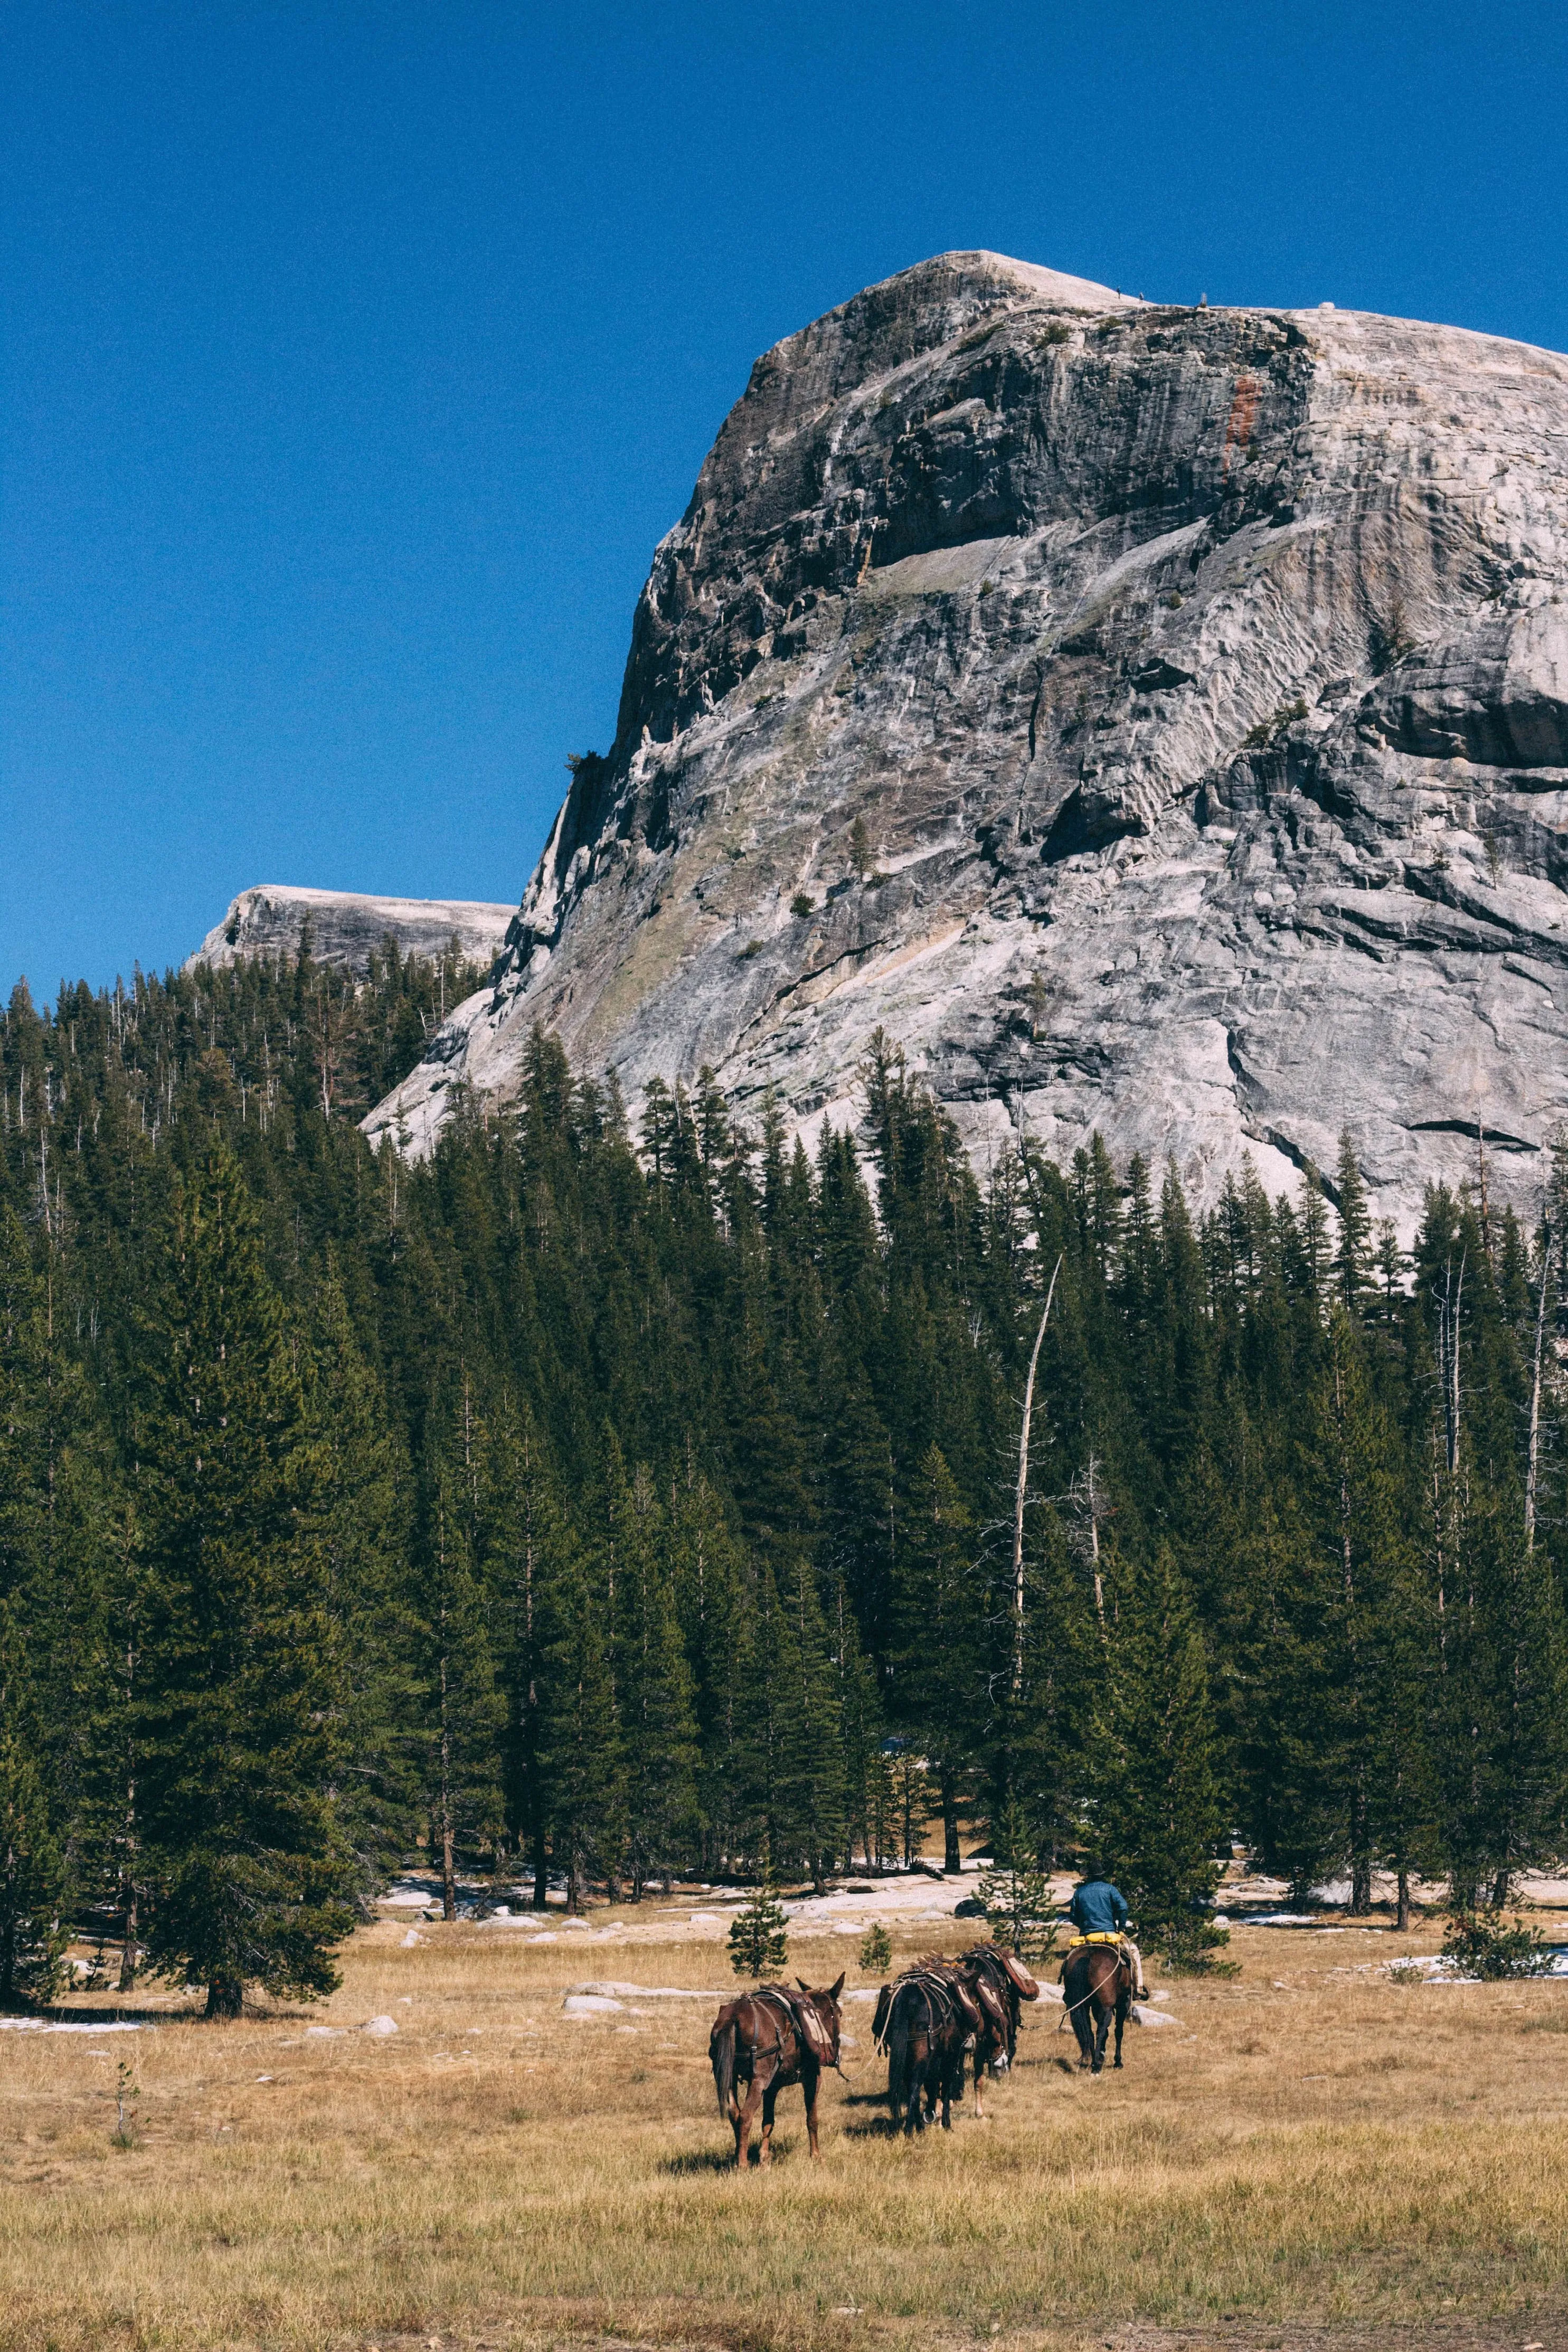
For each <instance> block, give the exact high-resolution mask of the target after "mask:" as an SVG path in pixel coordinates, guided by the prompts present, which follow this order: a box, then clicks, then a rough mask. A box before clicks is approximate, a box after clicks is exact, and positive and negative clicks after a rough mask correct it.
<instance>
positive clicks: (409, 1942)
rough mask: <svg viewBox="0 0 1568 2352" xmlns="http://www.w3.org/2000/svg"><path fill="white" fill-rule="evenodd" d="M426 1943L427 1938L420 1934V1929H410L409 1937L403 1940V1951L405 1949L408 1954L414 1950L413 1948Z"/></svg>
mask: <svg viewBox="0 0 1568 2352" xmlns="http://www.w3.org/2000/svg"><path fill="white" fill-rule="evenodd" d="M424 1941H425V1938H424V1937H423V1936H422V1935H421V1934H420V1933H419V1930H418V1928H417V1927H410V1929H409V1930H408V1933H407V1935H406V1936H405V1937H404V1938H403V1949H404V1950H405V1952H406V1951H409V1950H411V1949H412V1948H413V1947H414V1946H415V1945H416V1944H422V1943H423V1942H424Z"/></svg>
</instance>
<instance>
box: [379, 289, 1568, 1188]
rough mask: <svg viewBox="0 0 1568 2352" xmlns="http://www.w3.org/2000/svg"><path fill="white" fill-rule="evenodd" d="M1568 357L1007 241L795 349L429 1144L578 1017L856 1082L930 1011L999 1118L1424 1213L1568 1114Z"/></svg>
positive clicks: (1527, 1175) (395, 1119) (418, 1124)
mask: <svg viewBox="0 0 1568 2352" xmlns="http://www.w3.org/2000/svg"><path fill="white" fill-rule="evenodd" d="M1565 591H1568V362H1565V361H1563V359H1561V358H1558V357H1556V356H1555V355H1553V354H1552V353H1550V352H1543V351H1536V350H1532V349H1530V348H1528V347H1526V346H1523V345H1520V344H1517V343H1510V342H1506V341H1499V340H1496V339H1495V338H1491V337H1489V336H1486V335H1480V334H1474V333H1469V332H1466V331H1459V330H1457V329H1452V328H1445V327H1436V326H1426V325H1420V324H1415V323H1412V322H1409V321H1405V320H1390V319H1384V318H1377V317H1372V316H1366V315H1362V314H1354V313H1348V312H1344V311H1340V310H1333V309H1332V308H1331V307H1330V306H1327V305H1325V306H1324V307H1322V308H1321V309H1319V310H1268V309H1262V310H1226V309H1205V308H1199V309H1196V310H1193V309H1186V308H1182V309H1172V308H1166V307H1162V306H1158V305H1155V304H1152V303H1145V302H1142V301H1131V300H1129V299H1124V298H1122V297H1121V296H1120V295H1118V294H1115V293H1113V292H1111V291H1110V289H1107V288H1104V287H1099V286H1093V285H1089V284H1087V283H1085V282H1084V281H1082V280H1080V279H1076V278H1064V277H1060V276H1058V275H1057V274H1056V273H1054V272H1052V271H1049V270H1045V269H1037V268H1032V267H1030V266H1028V265H1026V264H1022V263H1018V262H1014V261H1009V260H1006V259H1005V258H1002V257H998V256H996V255H992V254H984V253H962V254H949V255H946V256H943V257H942V258H940V259H937V260H934V261H930V262H926V263H923V264H921V266H920V267H919V268H914V269H910V270H908V271H906V272H904V273H903V274H902V275H901V276H900V277H898V278H892V279H889V281H888V282H887V283H886V284H885V285H881V286H876V287H873V288H871V289H869V290H868V291H867V292H865V293H863V294H860V295H858V296H857V297H856V298H855V299H853V300H852V301H849V302H847V303H845V304H844V305H843V306H842V307H841V308H840V309H838V310H833V311H831V312H829V313H828V314H827V316H826V317H825V318H823V319H820V320H817V321H816V324H815V325H812V326H809V327H806V328H805V329H803V330H802V331H801V332H799V333H798V334H795V335H792V336H790V337H789V338H787V339H786V341H784V342H782V343H780V344H778V345H777V346H776V347H775V348H774V349H773V351H771V352H767V353H765V354H764V356H763V358H762V359H760V360H759V361H758V362H757V363H756V365H755V367H754V368H753V369H752V376H751V381H750V383H749V384H748V385H747V388H746V391H745V393H744V394H743V396H742V398H741V400H740V401H739V402H738V403H737V404H736V405H735V407H734V408H733V410H732V411H731V414H730V415H729V417H728V418H727V419H726V420H725V423H724V425H723V427H722V429H721V433H720V435H719V438H718V440H717V442H716V443H715V445H714V447H713V450H712V452H711V454H710V457H709V458H708V460H707V462H706V464H705V465H704V467H703V468H702V472H701V475H700V478H699V480H698V484H697V488H696V489H695V491H694V493H693V496H692V499H691V503H690V505H689V508H688V509H687V512H686V514H685V516H684V518H683V519H682V520H681V521H680V523H679V525H678V526H677V527H676V529H675V530H672V531H671V532H670V533H669V534H668V537H667V538H666V539H665V540H664V541H663V542H662V543H661V545H660V546H659V548H658V551H657V553H656V555H655V558H654V562H653V569H652V572H651V573H650V575H649V578H648V582H647V587H646V588H645V590H644V592H643V595H642V598H641V600H640V602H639V604H638V606H637V614H636V619H635V623H634V626H633V632H632V645H631V652H630V657H629V660H628V662H627V666H626V681H625V686H624V689H623V693H622V698H621V706H620V714H619V719H618V724H617V728H616V738H615V741H614V744H613V745H612V747H611V749H610V750H609V751H608V752H607V753H606V754H605V755H604V756H603V757H591V758H588V759H584V760H583V761H580V762H579V763H577V765H576V769H575V772H574V778H573V782H572V787H571V790H570V792H569V793H568V794H567V797H566V800H565V802H564V803H563V807H562V809H561V812H560V814H559V816H558V818H557V820H556V823H555V825H554V828H553V831H552V834H551V836H550V840H549V842H548V844H547V845H546V847H545V851H544V854H543V856H542V859H541V861H540V864H539V866H538V869H537V871H536V872H535V874H534V876H533V878H532V880H531V882H530V884H529V887H528V889H527V892H526V894H525V896H524V898H523V900H522V904H521V909H520V910H519V912H518V913H517V915H516V917H515V919H513V921H512V923H511V926H510V930H509V932H508V934H507V940H506V946H505V950H504V953H503V954H502V956H501V959H500V962H499V964H498V966H497V970H496V973H495V976H494V979H493V981H492V982H491V983H490V984H489V986H487V988H486V989H485V990H483V991H482V992H480V993H479V995H477V996H475V997H473V998H471V999H470V1000H469V1001H468V1003H466V1004H464V1005H463V1006H462V1007H461V1008H460V1009H459V1011H458V1013H457V1014H456V1015H455V1016H454V1018H453V1019H452V1020H450V1021H449V1022H448V1023H447V1025H446V1027H445V1028H444V1029H443V1030H442V1031H441V1032H439V1033H438V1034H437V1037H436V1038H435V1040H434V1041H433V1043H432V1046H431V1049H430V1052H429V1055H428V1056H427V1058H426V1061H425V1062H424V1063H422V1064H421V1065H420V1066H419V1067H418V1068H417V1069H416V1071H415V1072H414V1074H413V1075H412V1076H411V1077H410V1078H409V1079H408V1080H407V1081H406V1082H405V1084H404V1086H403V1087H400V1088H399V1089H398V1091H397V1093H396V1094H395V1096H393V1097H389V1099H388V1100H387V1102H385V1103H384V1104H383V1105H382V1106H381V1107H380V1108H379V1109H378V1110H377V1111H376V1112H375V1113H374V1114H373V1116H372V1118H371V1119H370V1121H369V1122H368V1123H367V1124H368V1125H369V1127H370V1129H371V1131H372V1132H373V1133H380V1132H385V1131H391V1132H393V1133H395V1134H397V1135H399V1136H400V1137H401V1138H403V1139H405V1142H406V1143H407V1144H408V1146H409V1147H410V1148H412V1149H415V1150H420V1149H424V1148H427V1146H428V1144H429V1142H430V1140H431V1139H432V1137H433V1135H434V1133H435V1132H436V1130H437V1128H438V1125H439V1123H440V1121H441V1119H442V1118H443V1117H444V1116H445V1115H446V1114H447V1109H448V1108H449V1106H450V1104H451V1102H452V1101H453V1099H454V1092H453V1089H454V1085H455V1082H457V1081H459V1080H467V1081H468V1083H469V1084H470V1085H472V1086H473V1087H478V1088H479V1089H481V1090H484V1091H486V1092H489V1093H494V1094H496V1095H498V1096H500V1097H503V1098H504V1097H505V1096H506V1095H507V1094H508V1092H509V1091H510V1089H511V1088H512V1087H514V1086H515V1083H516V1078H517V1073H518V1069H519V1066H520V1062H521V1055H522V1051H523V1048H524V1045H525V1043H526V1040H527V1038H528V1035H529V1034H530V1032H531V1029H532V1027H533V1025H534V1024H536V1023H541V1024H544V1026H546V1027H547V1028H550V1029H552V1030H554V1031H555V1032H557V1033H558V1034H560V1036H561V1037H562V1039H563V1042H564V1044H565V1045H567V1047H568V1049H569V1050H570V1051H571V1053H572V1054H573V1055H574V1057H575V1058H576V1059H577V1060H578V1061H579V1062H580V1063H581V1064H583V1065H584V1066H589V1067H596V1066H609V1067H612V1068H614V1069H615V1070H616V1072H617V1073H618V1074H619V1076H620V1078H621V1081H622V1084H623V1086H624V1087H625V1088H626V1092H627V1095H628V1097H630V1098H631V1099H633V1100H634V1101H635V1100H636V1097H637V1094H638V1092H639V1091H640V1089H641V1087H643V1086H644V1085H645V1084H646V1082H647V1080H648V1079H649V1078H650V1077H652V1076H655V1075H656V1074H657V1075H659V1076H663V1077H665V1078H667V1079H674V1078H677V1077H686V1078H690V1077H692V1076H695V1074H696V1073H697V1072H698V1070H699V1069H700V1068H701V1067H702V1066H704V1065H709V1066H711V1067H712V1068H713V1070H714V1071H715V1073H716V1074H717V1076H718V1078H719V1080H720V1082H721V1085H722V1086H723V1087H724V1088H725V1089H726V1091H727V1092H728V1093H730V1094H731V1096H732V1097H734V1098H735V1099H736V1100H737V1101H738V1102H739V1103H740V1104H741V1106H742V1108H745V1107H747V1106H750V1107H751V1108H753V1109H756V1108H760V1106H761V1104H762V1102H763V1099H764V1097H765V1096H766V1094H767V1093H768V1091H769V1090H770V1089H771V1090H773V1093H774V1094H775V1095H776V1097H777V1099H778V1100H779V1102H780V1104H781V1105H782V1106H783V1108H784V1109H785V1111H786V1113H787V1114H788V1116H789V1118H790V1119H791V1120H792V1122H793V1123H794V1124H795V1126H797V1127H802V1128H805V1129H807V1130H809V1129H810V1127H811V1125H812V1123H813V1122H814V1121H815V1120H817V1119H820V1118H831V1119H833V1120H834V1121H835V1123H844V1122H847V1121H848V1120H849V1119H851V1118H853V1117H854V1116H855V1115H856V1113H857V1110H858V1100H857V1094H856V1071H857V1067H858V1064H859V1062H860V1060H861V1058H862V1056H863V1055H864V1053H865V1050H866V1046H867V1043H868V1039H869V1038H870V1036H871V1035H872V1034H873V1032H874V1031H875V1030H876V1029H877V1028H879V1027H881V1028H883V1029H885V1030H886V1032H887V1033H888V1034H889V1036H890V1037H892V1038H893V1039H895V1040H896V1041H897V1042H898V1043H899V1044H900V1045H901V1046H902V1047H903V1049H904V1051H905V1053H906V1054H907V1055H908V1057H909V1060H910V1064H911V1066H914V1067H915V1068H917V1069H919V1070H921V1071H922V1072H923V1073H924V1074H925V1076H927V1078H928V1079H929V1081H930V1083H931V1086H932V1087H933V1088H934V1089H935V1091H936V1093H937V1094H938V1095H939V1096H940V1097H942V1100H943V1101H944V1102H945V1103H946V1104H947V1106H948V1107H949V1108H950V1109H951V1111H952V1115H953V1117H954V1118H955V1119H956V1121H957V1122H958V1125H959V1127H960V1129H961V1130H962V1132H963V1135H964V1137H965V1139H966V1140H967V1141H968V1143H969V1145H970V1147H971V1149H972V1150H973V1152H974V1153H975V1154H976V1156H977V1158H979V1159H981V1160H984V1158H985V1156H986V1155H987V1154H988V1153H992V1152H994V1150H996V1149H997V1148H999V1147H1000V1146H1002V1145H1003V1144H1005V1141H1006V1139H1007V1138H1008V1137H1009V1136H1010V1135H1017V1134H1021V1133H1024V1132H1027V1133H1028V1134H1029V1135H1030V1136H1031V1137H1035V1138H1037V1139H1039V1140H1040V1141H1041V1142H1042V1143H1044V1144H1045V1145H1046V1146H1047V1148H1048V1149H1049V1150H1052V1151H1054V1152H1056V1153H1058V1154H1068V1153H1070V1152H1071V1150H1073V1149H1074V1148H1075V1147H1076V1146H1077V1145H1079V1143H1082V1142H1084V1141H1085V1140H1087V1139H1088V1137H1089V1134H1090V1132H1091V1131H1092V1130H1093V1129H1096V1128H1098V1129H1100V1131H1101V1133H1102V1134H1103V1135H1104V1137H1105V1139H1106V1140H1107V1142H1108V1143H1109V1144H1110V1147H1111V1148H1112V1150H1114V1151H1115V1152H1117V1153H1118V1154H1119V1155H1125V1154H1127V1153H1129V1152H1130V1151H1131V1150H1133V1149H1140V1150H1143V1151H1145V1152H1146V1153H1149V1154H1152V1155H1153V1156H1155V1157H1156V1158H1158V1159H1163V1157H1164V1156H1165V1155H1166V1154H1167V1153H1173V1154H1174V1156H1175V1159H1176V1160H1177V1162H1178V1164H1179V1166H1180V1167H1181V1168H1182V1170H1183V1171H1184V1174H1185V1176H1186V1177H1187V1179H1188V1181H1190V1182H1191V1183H1192V1184H1193V1185H1194V1189H1195V1191H1196V1192H1197V1193H1198V1194H1199V1195H1200V1197H1209V1198H1212V1196H1213V1193H1214V1192H1215V1189H1216V1188H1217V1186H1218V1184H1219V1183H1220V1182H1221V1181H1222V1180H1223V1177H1224V1173H1225V1171H1226V1170H1227V1169H1232V1168H1235V1167H1236V1166H1237V1165H1238V1163H1239V1161H1240V1159H1241V1156H1242V1154H1243V1153H1244V1152H1250V1153H1251V1155H1252V1156H1253V1159H1254V1160H1255V1162H1256V1163H1257V1165H1258V1170H1259V1172H1260V1173H1261V1175H1262V1176H1263V1178H1264V1181H1265V1182H1266V1183H1268V1185H1269V1186H1270V1188H1271V1189H1275V1188H1278V1187H1279V1186H1280V1185H1283V1184H1286V1183H1289V1182H1293V1181H1295V1172H1296V1171H1298V1170H1299V1169H1300V1167H1301V1166H1302V1164H1303V1163H1305V1162H1307V1161H1309V1160H1310V1161H1313V1162H1315V1163H1317V1164H1318V1165H1320V1166H1323V1165H1327V1166H1329V1167H1331V1166H1332V1162H1333V1158H1334V1152H1335V1146H1336V1139H1337V1137H1338V1135H1339V1133H1340V1131H1341V1129H1343V1128H1347V1127H1348V1128H1349V1129H1351V1130H1352V1132H1353V1134H1354V1135H1355V1137H1356V1139H1357V1143H1358V1147H1359V1151H1360V1155H1361V1159H1362V1161H1363V1168H1364V1171H1365V1174H1366V1177H1367V1180H1368V1181H1369V1183H1370V1185H1371V1187H1372V1189H1373V1193H1374V1196H1375V1200H1376V1205H1377V1207H1378V1209H1379V1211H1380V1213H1387V1214H1393V1215H1394V1216H1396V1217H1397V1218H1398V1220H1399V1222H1400V1223H1401V1224H1402V1225H1405V1226H1406V1227H1407V1226H1408V1224H1409V1223H1410V1221H1411V1219H1412V1218H1413V1216H1414V1214H1415V1213H1416V1211H1417V1210H1418V1206H1419V1201H1420V1194H1421V1190H1422V1186H1423V1184H1424V1183H1425V1182H1426V1181H1427V1180H1429V1179H1432V1178H1436V1177H1442V1178H1447V1179H1448V1180H1449V1181H1456V1180H1458V1179H1459V1178H1460V1177H1462V1176H1465V1175H1467V1174H1468V1173H1470V1172H1471V1171H1473V1169H1474V1167H1475V1163H1476V1137H1477V1130H1478V1127H1479V1128H1480V1129H1484V1132H1485V1135H1486V1138H1487V1147H1488V1152H1489V1159H1490V1162H1491V1168H1492V1171H1493V1175H1494V1181H1495V1182H1496V1183H1497V1185H1498V1187H1499V1189H1500V1190H1501V1191H1505V1192H1510V1193H1511V1194H1512V1195H1513V1196H1514V1197H1516V1198H1517V1199H1518V1200H1519V1201H1520V1202H1521V1204H1527V1203H1528V1202H1531V1200H1533V1198H1534V1197H1535V1196H1536V1193H1537V1190H1538V1187H1539V1182H1540V1178H1541V1173H1542V1150H1543V1146H1544V1145H1545V1143H1546V1140H1547V1139H1548V1137H1549V1136H1550V1134H1551V1133H1552V1129H1554V1127H1555V1126H1556V1125H1557V1124H1558V1122H1559V1121H1560V1120H1562V1119H1563V1118H1564V1116H1565V1114H1568V1056H1565V1055H1564V1051H1563V1047H1564V1043H1565V1040H1568V897H1565V896H1564V886H1565V883H1568V605H1565V604H1564V601H1563V600H1564V593H1565Z"/></svg>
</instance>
